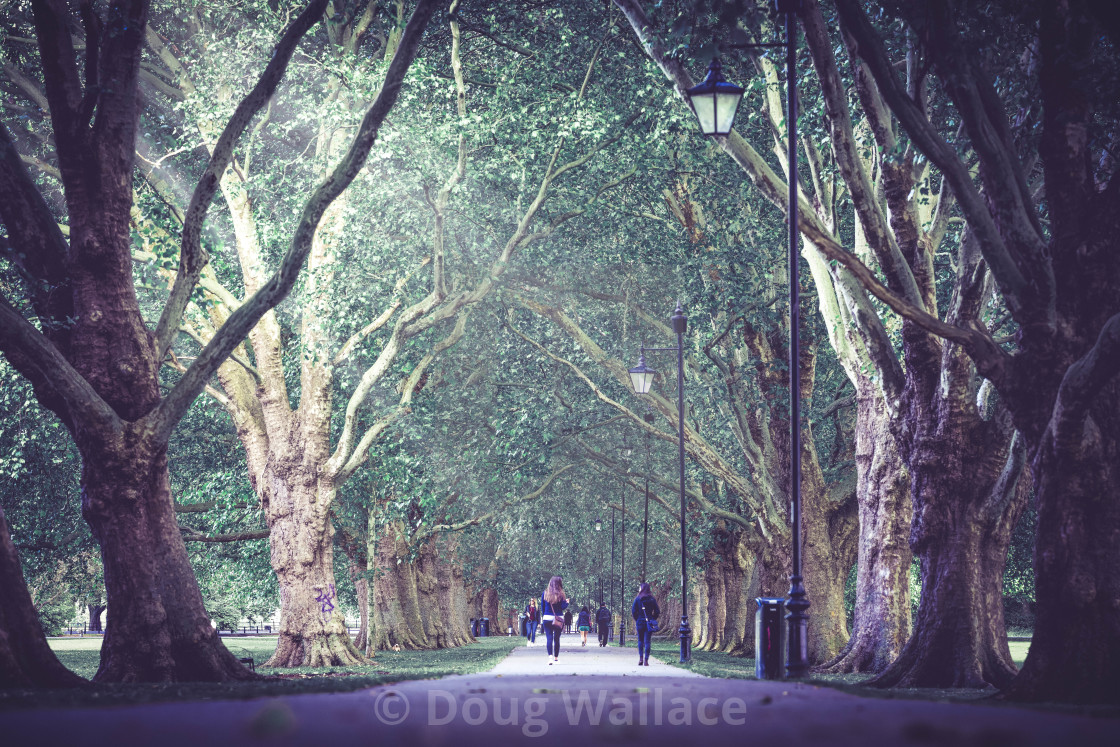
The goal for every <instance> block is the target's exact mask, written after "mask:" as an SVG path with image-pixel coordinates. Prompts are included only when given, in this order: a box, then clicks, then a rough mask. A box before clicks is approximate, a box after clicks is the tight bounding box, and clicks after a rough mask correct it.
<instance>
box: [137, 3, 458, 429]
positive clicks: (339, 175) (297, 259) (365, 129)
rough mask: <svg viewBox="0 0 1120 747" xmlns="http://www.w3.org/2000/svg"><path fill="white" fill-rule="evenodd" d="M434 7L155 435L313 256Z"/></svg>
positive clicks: (419, 15) (158, 421) (418, 15)
mask: <svg viewBox="0 0 1120 747" xmlns="http://www.w3.org/2000/svg"><path fill="white" fill-rule="evenodd" d="M436 5H437V3H436V0H420V2H419V4H418V5H417V7H416V10H415V11H414V12H413V14H412V18H411V19H410V20H409V22H408V25H407V26H406V27H405V31H404V34H403V36H402V37H401V43H400V45H399V46H398V47H397V52H396V54H394V55H393V60H392V62H390V63H389V69H388V71H387V73H386V75H385V82H384V83H383V84H382V87H381V91H380V92H379V93H378V95H377V98H376V99H375V100H374V102H373V105H372V106H370V108H369V110H368V111H367V112H366V115H365V117H364V118H363V119H362V124H361V126H360V127H359V129H358V132H357V134H356V135H355V137H354V142H353V143H352V144H351V146H350V150H349V151H348V152H347V153H346V155H345V156H344V157H343V158H342V160H341V161H340V162H339V163H338V165H337V166H336V167H335V169H334V171H332V172H331V174H330V175H329V176H328V177H327V179H326V180H325V181H324V182H323V183H322V184H320V185H319V187H318V188H317V189H316V190H315V192H314V193H313V194H312V196H311V198H310V199H309V200H308V202H307V204H306V205H305V206H304V210H303V214H302V216H301V217H300V220H299V223H298V225H297V228H296V233H295V236H293V237H292V242H291V245H290V246H289V248H288V252H287V253H286V254H285V256H284V259H283V261H282V262H281V265H280V268H279V269H278V270H277V271H276V273H275V274H274V275H273V276H272V277H271V278H270V279H269V280H268V282H266V283H265V284H264V285H263V286H262V287H261V288H260V290H258V291H257V292H256V293H254V294H253V296H252V297H251V298H250V299H249V300H248V301H246V302H245V303H244V304H242V305H241V307H239V308H238V309H237V310H236V311H234V312H233V313H232V314H231V315H230V317H229V319H228V320H227V321H226V323H225V324H223V325H222V327H221V329H219V330H218V332H217V333H216V334H215V335H214V338H213V339H212V340H211V341H210V342H209V343H208V344H207V346H206V347H205V348H203V350H202V352H201V353H200V354H199V356H198V358H196V359H195V362H194V364H193V365H192V366H191V367H190V369H189V370H188V371H187V373H186V374H185V375H184V376H183V378H182V379H181V380H180V381H179V383H178V384H177V385H176V386H175V388H174V389H173V390H172V391H171V393H170V394H169V395H168V396H167V398H166V399H164V401H163V402H162V403H161V404H160V406H159V408H157V409H156V410H155V411H154V412H153V413H152V414H151V415H150V416H149V426H150V427H151V428H152V430H153V431H154V432H155V433H157V434H160V435H161V436H163V437H166V435H167V434H169V433H170V432H171V429H172V428H173V427H174V426H175V423H177V422H178V421H179V418H181V417H182V416H183V413H185V412H186V411H187V409H188V408H189V407H190V404H191V402H193V401H194V399H195V397H197V396H198V393H199V392H200V391H202V387H203V386H205V383H206V381H207V380H208V379H209V378H210V376H212V375H213V373H214V371H216V370H217V369H218V366H220V365H221V363H222V361H224V360H225V358H226V356H228V355H229V353H230V351H232V350H233V349H234V348H235V347H237V345H239V344H240V343H241V340H242V339H244V337H245V335H246V334H248V332H249V330H251V329H252V328H253V327H254V326H255V325H256V323H257V322H258V321H259V320H260V318H261V317H262V316H263V315H264V314H265V312H267V311H268V310H269V309H271V308H273V307H274V306H275V305H276V304H278V303H279V302H280V301H281V300H282V299H283V298H284V297H286V296H287V295H288V292H289V291H290V290H291V288H292V286H293V285H294V284H295V281H296V278H297V277H298V275H299V271H300V268H301V267H302V266H303V261H304V259H306V257H307V254H308V252H309V251H310V250H311V245H312V239H313V237H314V235H315V230H316V227H317V226H318V225H319V221H320V220H321V219H322V217H323V213H324V212H326V209H327V207H328V206H329V205H330V204H331V202H332V201H333V200H334V199H335V197H337V196H338V195H339V194H341V193H342V191H343V190H344V189H346V187H347V186H349V184H350V183H351V182H352V181H353V180H354V177H355V176H357V174H358V172H359V171H360V170H361V168H362V165H363V164H364V163H365V160H366V156H367V155H368V154H369V151H370V148H371V147H372V146H373V143H374V140H376V138H377V133H378V131H379V129H380V127H381V123H382V122H383V121H384V120H385V117H386V116H387V115H388V114H389V111H390V110H391V109H392V108H393V105H394V104H395V103H396V101H397V97H398V96H399V94H400V89H401V84H402V83H403V81H404V77H405V75H406V74H407V72H408V68H409V66H410V65H411V64H412V61H413V59H415V57H416V54H417V51H418V50H419V45H420V38H421V36H422V35H423V31H424V28H425V26H426V25H427V23H428V20H429V19H430V18H431V16H432V14H433V13H434V12H435V8H436Z"/></svg>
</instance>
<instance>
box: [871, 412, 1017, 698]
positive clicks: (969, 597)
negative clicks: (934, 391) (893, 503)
mask: <svg viewBox="0 0 1120 747" xmlns="http://www.w3.org/2000/svg"><path fill="white" fill-rule="evenodd" d="M951 401H952V400H951V399H950V398H946V399H944V400H942V405H943V406H946V405H947V404H948V403H950V402H951ZM952 409H957V408H952ZM957 414H958V417H956V418H953V420H952V422H953V423H954V424H955V425H956V427H955V428H945V429H941V430H940V433H939V434H938V435H939V437H937V438H935V437H932V436H931V435H930V434H928V433H927V434H923V435H925V436H927V437H925V438H923V437H921V436H919V437H918V438H917V439H916V441H917V451H916V452H915V454H914V455H913V458H912V459H911V462H910V463H911V472H912V474H913V486H912V489H913V502H914V520H913V528H912V531H911V538H910V546H911V548H912V549H913V551H914V554H915V555H916V556H917V557H918V559H919V562H920V564H921V573H922V598H921V602H920V603H919V606H918V615H917V618H916V619H915V621H914V632H913V635H912V636H911V638H910V640H909V641H908V642H907V644H906V646H905V647H904V648H903V650H902V652H901V654H900V655H899V657H898V659H897V660H895V661H894V663H892V664H891V665H890V667H888V668H887V669H886V670H885V671H883V673H882V674H880V675H879V676H878V677H876V678H875V679H874V680H871V682H870V683H869V684H873V685H876V686H879V687H894V686H899V687H986V686H989V685H992V686H995V687H1005V686H1006V685H1008V684H1009V683H1010V682H1011V680H1012V678H1013V677H1014V676H1015V673H1016V668H1015V665H1014V663H1013V662H1012V661H1011V652H1010V650H1009V648H1008V645H1007V632H1006V628H1005V626H1004V619H1003V588H1002V587H1003V569H1004V565H1005V563H1006V560H1007V550H1008V547H1009V546H1010V543H1011V532H1012V530H1013V529H1014V526H1015V521H1016V520H1017V519H1018V517H1019V516H1020V515H1021V513H1022V511H1023V508H1024V507H1025V505H1026V490H1025V489H1024V488H1023V487H1021V486H1019V485H1018V480H1019V475H1020V473H1021V471H1022V453H1023V449H1022V445H1021V444H1020V443H1018V439H1016V440H1015V445H1014V446H1013V447H1012V448H1010V449H1008V448H1006V447H1005V448H1004V450H1003V454H998V453H997V454H995V455H993V454H992V448H991V444H992V443H998V439H1000V438H1001V435H1002V434H1001V433H1000V430H999V429H998V428H996V427H993V426H994V423H993V422H992V421H981V420H979V417H978V416H977V417H975V418H967V417H959V411H958V413H957ZM926 422H928V420H927V421H926ZM1000 456H1002V457H1004V458H1005V460H1006V461H1005V464H1004V469H1003V470H1002V471H1001V470H1000V469H999V466H1000V463H999V461H997V459H998V457H1000Z"/></svg>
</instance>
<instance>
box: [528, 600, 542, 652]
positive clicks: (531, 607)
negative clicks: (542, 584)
mask: <svg viewBox="0 0 1120 747" xmlns="http://www.w3.org/2000/svg"><path fill="white" fill-rule="evenodd" d="M540 620H541V611H540V610H539V609H537V602H536V600H535V599H530V600H529V604H528V605H527V606H526V607H525V639H526V640H527V641H528V642H529V645H530V646H534V645H536V643H537V623H538V622H540Z"/></svg>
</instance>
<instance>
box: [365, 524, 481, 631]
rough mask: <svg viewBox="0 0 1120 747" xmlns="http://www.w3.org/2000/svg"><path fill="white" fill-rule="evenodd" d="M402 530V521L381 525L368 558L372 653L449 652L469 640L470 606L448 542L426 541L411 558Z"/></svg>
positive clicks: (409, 548)
mask: <svg viewBox="0 0 1120 747" xmlns="http://www.w3.org/2000/svg"><path fill="white" fill-rule="evenodd" d="M404 530H405V526H404V524H403V523H399V522H394V523H390V524H388V525H386V526H385V527H384V528H383V529H382V533H381V536H380V537H378V538H377V540H376V548H375V550H374V551H373V554H372V555H371V557H373V558H375V559H376V561H375V573H376V575H375V577H374V579H373V584H372V585H373V605H372V617H371V624H370V647H371V649H376V650H387V649H395V648H397V647H400V648H401V649H405V650H423V649H436V648H452V647H455V646H461V645H463V644H465V643H469V642H471V640H473V639H472V638H471V636H470V620H469V618H470V617H473V616H474V615H473V613H472V610H473V607H472V606H470V605H469V604H468V601H467V590H466V585H465V583H464V580H463V574H462V570H461V568H459V567H458V564H457V563H455V561H454V557H453V542H448V541H443V542H441V541H440V539H439V538H438V537H437V538H430V539H429V540H427V541H426V542H425V543H424V544H423V545H422V546H421V548H420V550H419V551H418V553H417V555H416V556H415V557H413V555H412V552H411V547H410V546H409V543H408V542H407V540H406V539H405V535H404ZM440 545H444V547H443V548H442V549H443V550H444V554H443V555H442V556H441V552H440V551H441V547H440ZM496 619H497V618H496V617H494V618H491V620H492V623H491V624H493V621H494V620H496Z"/></svg>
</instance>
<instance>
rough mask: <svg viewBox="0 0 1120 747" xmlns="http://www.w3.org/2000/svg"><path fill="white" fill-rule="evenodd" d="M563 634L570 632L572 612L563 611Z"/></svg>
mask: <svg viewBox="0 0 1120 747" xmlns="http://www.w3.org/2000/svg"><path fill="white" fill-rule="evenodd" d="M564 632H565V633H571V632H572V611H571V610H564Z"/></svg>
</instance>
